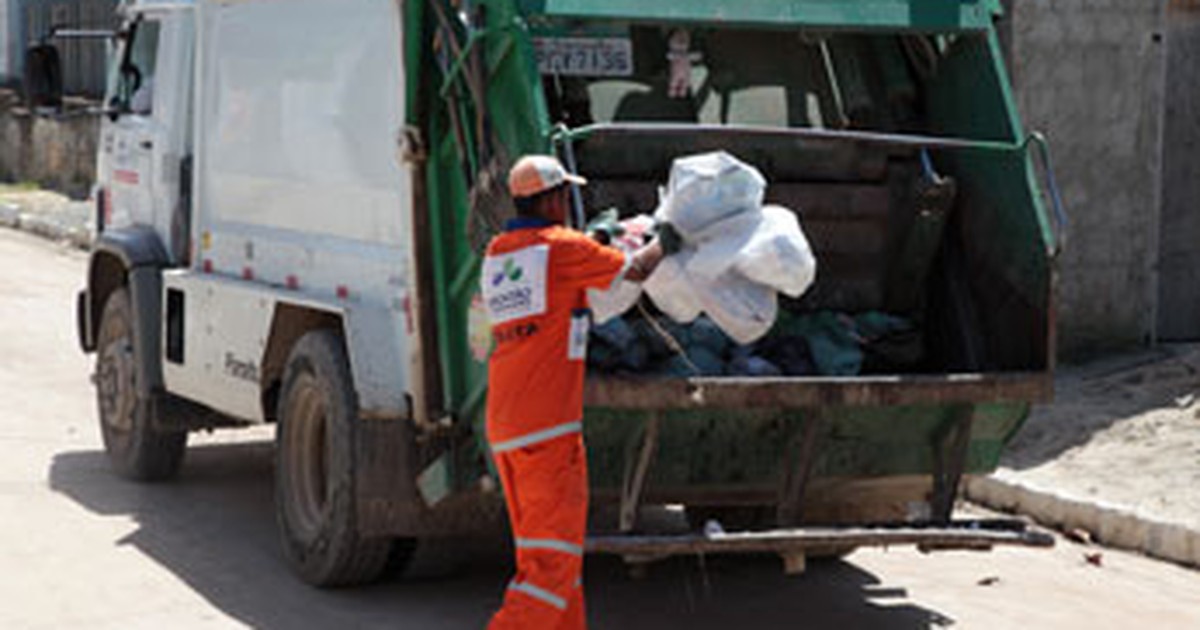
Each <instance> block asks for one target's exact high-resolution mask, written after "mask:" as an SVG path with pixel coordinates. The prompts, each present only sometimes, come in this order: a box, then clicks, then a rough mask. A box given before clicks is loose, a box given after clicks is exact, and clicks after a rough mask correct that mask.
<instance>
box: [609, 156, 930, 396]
mask: <svg viewBox="0 0 1200 630" xmlns="http://www.w3.org/2000/svg"><path fill="white" fill-rule="evenodd" d="M765 188H766V180H765V179H764V178H763V176H762V174H761V173H759V172H758V170H757V169H755V168H754V167H752V166H749V165H747V164H745V163H743V162H741V161H739V160H738V159H737V158H735V157H733V156H731V155H729V154H728V153H725V152H716V153H706V154H702V155H696V156H691V157H685V158H680V159H678V160H676V161H675V163H674V164H673V166H672V169H671V174H670V179H669V181H668V184H667V186H666V187H665V188H664V189H662V191H661V194H660V197H661V202H660V205H659V208H658V209H657V210H656V211H655V213H654V216H653V217H650V216H647V215H642V216H638V217H634V218H632V219H628V220H625V221H618V219H617V212H616V211H615V210H610V211H608V212H606V213H603V214H602V215H601V216H599V217H597V219H595V220H594V221H593V223H592V225H591V226H589V227H590V229H591V230H592V231H595V232H600V233H603V234H604V235H605V238H606V239H607V240H608V242H609V244H610V245H613V246H615V247H618V248H620V249H622V250H624V251H626V252H627V253H632V252H634V251H636V250H637V249H638V248H640V247H641V246H642V245H644V244H645V243H646V242H648V240H649V239H650V238H651V237H652V236H653V234H654V231H655V229H656V228H657V227H658V226H661V225H663V224H669V225H670V226H671V229H673V230H674V231H675V232H676V234H677V235H678V236H679V238H680V241H681V245H682V246H681V249H680V251H679V252H678V253H676V254H674V255H671V256H668V257H666V258H664V259H663V261H662V263H661V264H660V265H659V266H658V268H657V269H656V270H655V272H654V273H653V274H651V275H650V277H649V278H648V279H647V280H646V282H645V283H643V284H642V285H638V284H635V283H632V282H625V281H622V282H620V283H618V284H617V286H615V287H613V288H612V289H610V290H608V291H591V292H590V293H589V300H590V303H591V307H592V311H593V316H594V319H595V324H596V325H595V326H594V327H593V328H592V333H591V334H592V339H591V343H590V346H589V350H588V364H589V368H590V369H591V370H593V371H598V372H603V373H617V374H620V373H629V374H639V375H659V376H675V377H689V376H746V377H771V376H854V375H857V374H860V373H862V372H864V371H874V370H875V369H878V370H886V371H893V370H903V369H905V368H910V367H912V366H914V365H916V364H917V363H918V362H919V361H920V360H921V354H922V350H923V346H922V344H921V337H920V332H919V330H918V329H917V327H916V326H914V325H913V324H912V323H911V322H909V321H907V320H905V319H902V318H899V317H895V316H892V315H888V314H885V313H878V312H868V313H861V314H857V315H854V316H851V315H849V314H844V313H834V312H830V311H817V312H810V313H800V312H793V311H792V310H789V309H787V308H781V307H780V304H779V300H780V298H779V294H783V295H785V296H787V297H788V298H791V300H788V301H789V303H791V302H794V301H795V299H797V298H799V297H800V296H802V295H803V294H804V293H805V291H807V290H808V288H809V287H810V286H811V285H812V283H813V281H814V280H815V278H816V271H817V263H816V259H815V258H814V257H813V254H812V249H811V247H810V246H809V243H808V240H807V239H806V237H805V236H804V233H803V231H802V230H801V228H800V222H799V219H798V218H797V215H796V213H795V212H793V211H792V210H789V209H787V208H783V207H780V206H764V205H763V198H764V194H765ZM643 294H644V295H645V296H647V297H648V298H649V303H650V305H651V306H650V307H649V308H648V307H647V305H646V304H640V303H641V302H642V297H643ZM635 307H638V310H637V311H636V312H634V313H632V314H629V315H625V314H626V313H628V312H630V311H631V310H632V309H634V308H635Z"/></svg>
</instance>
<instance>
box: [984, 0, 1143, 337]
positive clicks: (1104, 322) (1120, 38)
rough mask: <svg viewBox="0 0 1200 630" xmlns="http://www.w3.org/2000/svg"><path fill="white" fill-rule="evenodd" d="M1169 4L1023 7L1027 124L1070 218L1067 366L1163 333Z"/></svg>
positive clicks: (1016, 64) (1020, 45)
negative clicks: (1051, 163) (1038, 139)
mask: <svg viewBox="0 0 1200 630" xmlns="http://www.w3.org/2000/svg"><path fill="white" fill-rule="evenodd" d="M1166 4H1167V0H1015V1H1014V2H1012V6H1011V9H1010V15H1009V16H1008V17H1007V19H1008V20H1010V23H1009V24H1008V25H1007V26H1006V28H1007V29H1009V32H1008V34H1007V35H1006V37H1008V38H1010V40H1009V43H1010V45H1011V54H1012V68H1011V71H1012V75H1013V78H1014V82H1015V91H1016V98H1017V102H1018V107H1019V109H1020V112H1021V114H1022V116H1023V118H1024V121H1025V124H1026V126H1027V127H1029V128H1031V129H1039V130H1043V131H1045V132H1046V134H1047V136H1048V137H1049V139H1050V141H1051V145H1052V149H1053V151H1054V160H1055V166H1056V168H1057V174H1058V180H1059V184H1060V186H1061V189H1062V194H1063V199H1064V202H1065V204H1066V206H1067V210H1068V212H1069V214H1070V216H1071V231H1070V240H1069V242H1068V249H1067V250H1066V252H1065V253H1064V254H1063V257H1062V260H1061V265H1060V269H1061V272H1062V275H1061V282H1060V287H1061V291H1060V300H1059V343H1060V350H1061V351H1062V353H1063V355H1064V356H1065V357H1067V358H1068V359H1069V358H1071V357H1073V356H1079V355H1082V354H1087V353H1092V352H1099V351H1103V350H1107V349H1113V348H1118V347H1123V346H1132V345H1137V344H1140V343H1145V342H1147V341H1148V340H1149V339H1151V337H1152V335H1153V334H1154V330H1155V321H1156V320H1155V316H1156V315H1155V310H1156V301H1157V288H1158V282H1157V272H1156V261H1157V254H1158V250H1159V229H1158V226H1159V213H1160V205H1161V204H1160V197H1161V194H1162V192H1161V178H1162V174H1161V173H1162V141H1163V140H1162V135H1163V99H1164V86H1165V68H1166V45H1165V34H1164V28H1165V8H1166Z"/></svg>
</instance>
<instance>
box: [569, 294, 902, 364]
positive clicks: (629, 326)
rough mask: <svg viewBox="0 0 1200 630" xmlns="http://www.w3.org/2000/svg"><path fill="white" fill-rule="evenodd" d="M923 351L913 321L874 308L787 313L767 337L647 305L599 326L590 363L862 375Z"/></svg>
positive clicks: (590, 353) (701, 317) (593, 334)
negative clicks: (744, 337) (748, 338)
mask: <svg viewBox="0 0 1200 630" xmlns="http://www.w3.org/2000/svg"><path fill="white" fill-rule="evenodd" d="M923 352H924V346H923V343H922V337H921V332H920V330H919V328H918V327H917V326H916V325H915V324H914V323H913V322H911V321H909V320H907V319H904V318H901V317H897V316H894V315H889V314H886V313H880V312H876V311H869V312H866V313H860V314H858V315H849V314H846V313H835V312H832V311H817V312H814V313H803V314H800V313H793V312H791V311H789V310H786V309H781V310H780V317H779V319H778V321H777V322H776V323H775V325H774V326H773V327H772V328H771V330H770V331H769V332H768V333H767V334H766V335H764V336H763V337H762V338H761V339H759V340H758V341H756V342H754V343H750V344H738V343H737V342H735V341H734V340H733V339H731V338H730V337H729V336H728V335H726V334H725V333H724V332H723V331H722V330H721V328H720V327H719V326H717V325H716V323H714V322H713V320H711V319H709V318H708V317H706V316H700V317H697V318H696V319H695V320H694V321H692V322H691V323H689V324H680V323H678V322H675V321H673V320H672V319H671V318H669V317H666V316H662V315H659V316H655V315H652V314H651V313H650V312H649V311H648V310H647V311H643V312H642V313H640V314H635V315H631V316H629V317H626V318H614V319H610V320H609V321H607V322H605V323H603V324H600V325H598V326H595V327H594V328H593V329H592V339H591V344H590V346H589V348H588V367H589V369H590V370H592V371H594V372H599V373H606V374H630V375H642V376H646V375H650V376H664V377H681V378H686V377H691V376H743V377H772V376H857V375H859V374H863V373H881V372H889V373H890V372H905V371H909V370H911V369H913V368H914V367H916V366H918V365H919V364H920V362H921V360H922V359H923V358H924V357H923Z"/></svg>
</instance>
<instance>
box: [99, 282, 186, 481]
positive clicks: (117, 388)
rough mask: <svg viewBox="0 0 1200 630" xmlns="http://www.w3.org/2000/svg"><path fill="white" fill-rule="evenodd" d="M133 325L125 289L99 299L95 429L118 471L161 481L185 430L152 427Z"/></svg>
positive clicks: (179, 458)
mask: <svg viewBox="0 0 1200 630" xmlns="http://www.w3.org/2000/svg"><path fill="white" fill-rule="evenodd" d="M133 326H134V323H133V309H132V307H131V306H130V302H129V290H128V289H126V288H125V287H121V288H119V289H117V290H115V291H113V292H112V293H111V294H110V295H109V296H108V301H106V302H105V303H104V312H103V314H102V315H101V316H100V331H99V334H98V335H97V341H96V403H97V407H98V410H99V416H100V433H101V435H102V436H103V438H104V450H105V451H106V452H107V453H108V458H109V460H110V461H111V462H112V465H113V468H115V469H116V470H117V472H118V473H120V474H121V475H122V476H125V477H128V478H130V479H135V480H138V481H162V480H164V479H169V478H171V477H174V476H175V474H176V473H178V472H179V466H180V464H182V463H183V455H184V452H185V450H186V448H187V431H162V430H159V429H157V428H156V427H155V426H154V419H153V418H152V417H151V416H150V409H151V406H150V403H149V401H146V400H139V399H138V395H137V355H136V353H135V352H134V350H133Z"/></svg>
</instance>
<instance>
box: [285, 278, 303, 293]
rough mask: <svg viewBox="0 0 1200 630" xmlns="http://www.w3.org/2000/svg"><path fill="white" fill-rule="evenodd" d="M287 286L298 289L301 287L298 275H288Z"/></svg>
mask: <svg viewBox="0 0 1200 630" xmlns="http://www.w3.org/2000/svg"><path fill="white" fill-rule="evenodd" d="M287 288H289V289H292V290H296V289H299V288H300V279H299V278H297V277H296V276H288V277H287Z"/></svg>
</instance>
